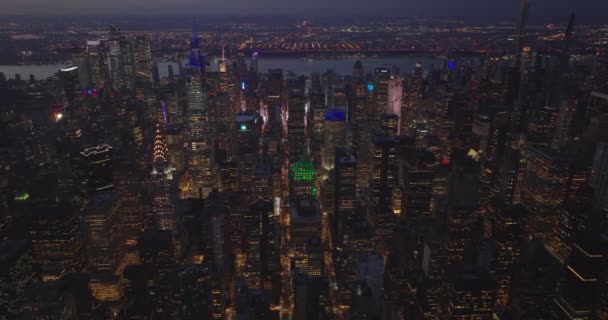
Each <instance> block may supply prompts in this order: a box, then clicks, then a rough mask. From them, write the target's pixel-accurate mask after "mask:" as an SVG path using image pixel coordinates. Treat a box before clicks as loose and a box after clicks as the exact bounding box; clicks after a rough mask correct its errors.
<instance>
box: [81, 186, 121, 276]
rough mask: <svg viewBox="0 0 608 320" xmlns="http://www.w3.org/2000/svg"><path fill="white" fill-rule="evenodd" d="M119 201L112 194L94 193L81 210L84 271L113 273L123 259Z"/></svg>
mask: <svg viewBox="0 0 608 320" xmlns="http://www.w3.org/2000/svg"><path fill="white" fill-rule="evenodd" d="M120 213H121V201H120V198H119V197H118V195H117V194H115V193H113V192H103V193H98V194H96V195H95V196H94V197H93V198H91V200H90V201H89V202H88V203H87V204H86V205H85V206H84V208H83V211H82V219H83V227H84V229H83V231H84V234H85V238H86V241H85V243H86V249H87V250H86V251H87V255H88V257H89V259H88V268H89V270H91V271H92V272H114V271H115V270H116V267H117V266H118V264H119V262H120V260H121V259H122V258H123V250H122V248H123V241H122V240H123V237H124V234H123V230H122V228H121V221H120Z"/></svg>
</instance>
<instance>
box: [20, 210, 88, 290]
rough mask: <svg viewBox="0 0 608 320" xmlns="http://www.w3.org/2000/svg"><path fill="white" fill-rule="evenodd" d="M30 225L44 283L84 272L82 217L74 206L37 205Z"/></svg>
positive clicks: (34, 261) (30, 232)
mask: <svg viewBox="0 0 608 320" xmlns="http://www.w3.org/2000/svg"><path fill="white" fill-rule="evenodd" d="M30 221H31V224H30V230H29V234H30V239H31V241H32V263H33V264H34V267H35V269H36V273H37V275H38V277H39V278H40V279H42V281H52V280H56V279H59V278H60V277H61V275H63V274H65V273H67V272H70V271H81V270H83V268H84V266H85V255H84V252H83V248H84V239H83V236H82V234H81V228H80V222H79V221H78V215H77V214H76V212H75V210H74V209H73V208H72V207H71V205H70V204H68V203H65V202H55V201H45V202H42V203H40V204H37V205H35V207H34V208H33V212H32V217H31V220H30Z"/></svg>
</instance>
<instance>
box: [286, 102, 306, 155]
mask: <svg viewBox="0 0 608 320" xmlns="http://www.w3.org/2000/svg"><path fill="white" fill-rule="evenodd" d="M308 109H309V102H308V99H306V98H304V97H303V96H299V95H292V96H290V97H289V99H288V101H287V141H288V144H289V154H290V158H291V159H293V160H294V161H295V160H299V159H302V158H304V157H306V156H307V155H308V142H307V138H308V134H307V130H308V119H307V118H308Z"/></svg>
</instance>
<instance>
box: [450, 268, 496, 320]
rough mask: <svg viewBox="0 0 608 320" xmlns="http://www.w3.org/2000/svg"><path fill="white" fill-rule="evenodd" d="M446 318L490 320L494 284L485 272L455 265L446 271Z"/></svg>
mask: <svg viewBox="0 0 608 320" xmlns="http://www.w3.org/2000/svg"><path fill="white" fill-rule="evenodd" d="M448 275H449V280H448V283H447V298H448V303H447V312H448V314H447V317H448V318H449V319H454V320H457V319H468V320H473V319H476V320H486V319H492V314H493V313H494V303H495V301H496V295H495V292H496V283H495V281H494V279H493V278H492V276H491V275H490V274H489V273H488V272H487V271H480V270H474V269H471V268H470V267H469V266H464V265H457V266H453V267H452V268H450V269H449V270H448Z"/></svg>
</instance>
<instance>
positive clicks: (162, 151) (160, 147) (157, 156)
mask: <svg viewBox="0 0 608 320" xmlns="http://www.w3.org/2000/svg"><path fill="white" fill-rule="evenodd" d="M167 153H168V148H167V143H166V142H165V139H164V137H163V133H162V130H161V126H160V124H158V123H157V124H156V133H155V135H154V151H153V157H154V163H155V164H157V163H159V164H160V163H162V164H165V163H167V162H168V157H167Z"/></svg>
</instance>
